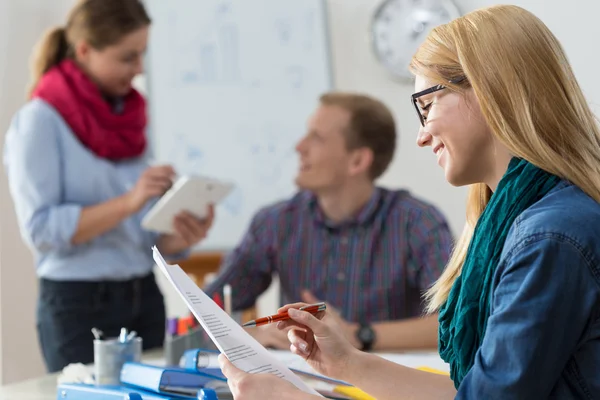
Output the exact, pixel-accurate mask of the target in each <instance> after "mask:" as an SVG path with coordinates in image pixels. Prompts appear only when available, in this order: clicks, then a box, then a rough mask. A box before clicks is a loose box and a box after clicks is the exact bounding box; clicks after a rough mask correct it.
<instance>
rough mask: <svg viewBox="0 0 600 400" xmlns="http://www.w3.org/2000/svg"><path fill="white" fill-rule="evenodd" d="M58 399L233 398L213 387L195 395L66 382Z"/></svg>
mask: <svg viewBox="0 0 600 400" xmlns="http://www.w3.org/2000/svg"><path fill="white" fill-rule="evenodd" d="M56 392H57V393H56V399H57V400H221V399H232V398H233V397H230V394H229V395H228V394H221V393H220V394H219V395H218V397H217V393H218V392H217V391H215V390H213V389H208V388H206V389H199V390H198V393H197V394H196V395H195V396H183V395H175V394H158V393H150V392H146V391H143V390H139V389H133V388H129V387H124V386H95V385H87V384H83V383H65V384H61V385H59V386H58V388H57V391H56Z"/></svg>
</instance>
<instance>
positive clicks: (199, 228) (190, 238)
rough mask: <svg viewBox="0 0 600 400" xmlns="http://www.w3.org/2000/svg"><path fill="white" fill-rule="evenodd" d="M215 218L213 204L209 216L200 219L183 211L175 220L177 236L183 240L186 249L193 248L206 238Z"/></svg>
mask: <svg viewBox="0 0 600 400" xmlns="http://www.w3.org/2000/svg"><path fill="white" fill-rule="evenodd" d="M214 218H215V208H214V206H213V205H212V204H211V205H210V206H209V207H208V215H207V216H206V217H205V218H198V217H196V216H195V215H193V214H191V213H189V212H187V211H182V212H180V213H179V214H177V215H176V216H175V219H174V220H173V229H174V230H175V236H177V237H179V238H180V239H181V242H182V245H183V246H185V248H188V247H191V246H193V245H195V244H196V243H198V242H200V241H201V240H202V239H204V238H205V237H206V235H207V234H208V231H209V229H210V227H211V226H212V224H213V221H214Z"/></svg>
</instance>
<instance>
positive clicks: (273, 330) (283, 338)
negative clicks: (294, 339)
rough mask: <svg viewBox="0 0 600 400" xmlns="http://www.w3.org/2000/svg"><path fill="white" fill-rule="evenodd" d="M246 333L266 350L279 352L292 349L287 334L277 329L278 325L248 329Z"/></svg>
mask: <svg viewBox="0 0 600 400" xmlns="http://www.w3.org/2000/svg"><path fill="white" fill-rule="evenodd" d="M246 332H248V333H249V334H250V336H252V337H253V338H254V339H256V341H258V343H260V344H262V345H263V346H264V347H266V348H272V349H277V350H289V348H290V341H289V340H288V337H287V332H284V331H281V330H279V329H277V324H276V323H273V324H268V325H263V326H257V327H254V328H247V329H246Z"/></svg>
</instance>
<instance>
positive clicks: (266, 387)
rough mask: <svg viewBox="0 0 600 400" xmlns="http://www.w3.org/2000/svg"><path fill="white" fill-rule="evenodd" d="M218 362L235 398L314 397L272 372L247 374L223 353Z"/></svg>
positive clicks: (291, 399) (297, 399) (294, 399)
mask: <svg viewBox="0 0 600 400" xmlns="http://www.w3.org/2000/svg"><path fill="white" fill-rule="evenodd" d="M219 364H220V365H221V370H222V371H223V374H224V375H225V376H226V377H227V384H228V385H229V388H230V389H231V393H233V398H234V399H235V400H254V399H260V400H279V399H289V400H308V399H316V398H317V397H315V396H311V395H309V394H308V393H305V392H303V391H301V390H300V389H298V388H297V387H295V386H294V385H292V384H291V383H290V382H288V381H286V380H284V379H282V378H279V377H277V376H275V375H272V374H249V373H247V372H244V371H242V370H241V369H239V368H237V367H236V366H235V365H233V364H232V363H231V362H230V361H229V360H228V359H227V357H226V356H225V355H224V354H220V355H219Z"/></svg>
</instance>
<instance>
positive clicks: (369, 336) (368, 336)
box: [358, 325, 375, 343]
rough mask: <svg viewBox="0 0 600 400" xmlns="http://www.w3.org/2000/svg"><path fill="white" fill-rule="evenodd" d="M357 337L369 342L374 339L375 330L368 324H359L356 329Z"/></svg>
mask: <svg viewBox="0 0 600 400" xmlns="http://www.w3.org/2000/svg"><path fill="white" fill-rule="evenodd" d="M358 338H359V339H360V341H361V342H363V343H371V342H373V341H374V340H375V331H374V330H373V328H371V327H370V326H368V325H365V326H361V327H360V330H359V331H358Z"/></svg>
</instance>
